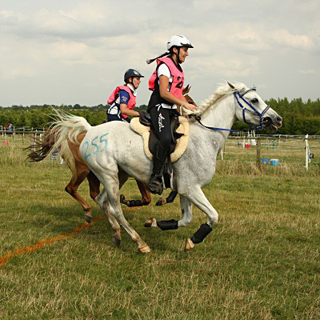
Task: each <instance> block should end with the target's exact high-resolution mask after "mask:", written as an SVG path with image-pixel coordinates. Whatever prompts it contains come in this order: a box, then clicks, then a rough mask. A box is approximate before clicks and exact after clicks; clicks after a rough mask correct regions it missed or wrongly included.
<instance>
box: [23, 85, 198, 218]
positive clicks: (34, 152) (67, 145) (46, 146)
mask: <svg viewBox="0 0 320 320" xmlns="http://www.w3.org/2000/svg"><path fill="white" fill-rule="evenodd" d="M190 89H191V87H190V86H189V85H187V86H186V87H185V88H184V89H183V95H184V96H185V98H186V99H187V100H188V102H189V103H194V101H193V99H192V98H191V97H190V96H189V95H188V93H189V91H190ZM58 118H59V114H58ZM85 135H86V132H81V133H80V134H79V135H78V136H77V139H76V141H70V140H68V141H66V140H64V139H60V138H61V137H60V132H59V128H58V127H56V126H54V125H53V126H52V127H51V129H49V130H47V131H46V132H45V134H44V136H43V138H42V139H41V140H40V139H36V140H35V144H34V145H32V146H30V147H28V148H26V149H27V150H28V151H30V153H29V154H28V156H27V159H28V160H29V161H31V162H38V161H42V160H43V159H45V158H46V157H47V156H48V155H49V154H51V153H52V152H53V151H54V150H56V149H59V152H60V155H61V157H62V158H63V159H64V161H65V162H66V164H67V166H68V167H69V169H70V170H71V172H72V177H71V180H70V182H69V183H68V185H67V186H66V188H65V190H66V192H67V193H69V194H70V195H71V196H72V197H73V198H74V199H76V200H77V201H78V203H79V204H80V205H81V206H82V208H83V210H84V211H85V214H84V218H85V220H86V221H87V222H89V223H90V222H91V220H92V209H91V206H90V204H89V203H88V202H86V201H85V200H84V199H83V198H82V197H81V196H80V194H79V193H78V188H79V186H80V185H81V183H82V182H83V181H84V180H85V179H86V178H87V180H88V182H89V189H90V196H91V198H92V199H93V200H94V199H95V198H96V197H97V196H98V195H99V193H100V181H99V180H98V179H97V177H96V176H95V175H94V173H93V172H92V171H90V169H89V168H88V166H87V165H86V163H85V162H84V160H83V159H82V157H81V155H80V152H79V146H80V143H81V142H82V140H83V138H84V137H85ZM57 141H59V142H58V143H57ZM137 185H138V187H139V190H140V193H141V195H142V199H141V200H126V199H125V197H124V195H121V197H120V199H121V203H123V204H125V205H127V206H137V205H148V204H149V203H150V202H151V196H150V192H149V191H148V190H147V189H146V188H145V186H146V185H145V183H143V182H140V181H138V180H137ZM175 197H176V192H175V191H172V192H171V193H170V195H169V196H168V197H167V198H166V199H162V198H161V199H159V200H158V202H157V205H163V204H165V203H171V202H173V201H174V198H175Z"/></svg>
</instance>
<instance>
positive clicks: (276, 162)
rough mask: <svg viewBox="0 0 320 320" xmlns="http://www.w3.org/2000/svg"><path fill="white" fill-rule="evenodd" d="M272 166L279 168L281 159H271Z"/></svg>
mask: <svg viewBox="0 0 320 320" xmlns="http://www.w3.org/2000/svg"><path fill="white" fill-rule="evenodd" d="M270 164H271V165H272V166H278V165H279V164H280V160H279V159H271V160H270Z"/></svg>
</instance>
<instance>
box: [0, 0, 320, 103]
mask: <svg viewBox="0 0 320 320" xmlns="http://www.w3.org/2000/svg"><path fill="white" fill-rule="evenodd" d="M174 34H182V35H185V36H186V37H187V38H189V39H190V41H191V43H192V44H193V46H194V49H190V50H189V56H188V57H187V59H186V62H185V63H184V64H183V65H182V67H183V69H184V72H185V81H186V82H185V84H190V85H191V87H192V89H191V91H190V96H191V97H192V98H193V99H194V100H195V101H196V102H197V103H199V102H201V100H205V99H206V98H208V97H209V96H210V95H211V94H212V93H213V92H214V91H215V90H216V88H217V87H218V86H219V85H220V84H222V83H224V82H225V81H230V82H243V83H245V84H246V85H247V86H248V87H251V86H256V87H257V92H258V93H259V95H260V96H261V97H262V98H263V99H270V98H274V99H278V98H285V97H286V98H288V99H289V100H292V99H294V98H302V99H303V100H304V101H305V100H307V99H311V100H316V99H318V98H319V95H320V58H319V57H320V1H319V0H307V1H301V0H300V1H296V0H282V1H276V0H264V1H261V0H259V1H252V0H251V1H249V0H237V1H236V0H224V1H214V0H184V1H182V0H131V1H130V0H119V1H111V0H102V1H100V0H90V1H84V0H82V1H81V0H68V1H65V0H63V1H61V0H14V1H12V0H9V1H7V0H0V106H3V107H6V106H12V105H23V106H28V105H42V104H54V105H62V104H65V105H74V104H80V105H87V106H94V105H99V104H106V101H107V99H108V97H109V95H110V93H111V92H112V91H113V89H114V88H115V87H116V86H117V85H121V84H123V74H124V72H125V71H126V70H127V69H128V68H135V69H137V70H139V71H140V72H141V73H142V74H143V75H145V78H143V79H142V82H141V85H140V88H139V90H138V96H137V105H141V104H148V100H149V97H150V91H149V90H148V79H149V77H150V75H151V74H152V72H153V71H154V69H155V63H153V64H150V65H147V64H146V62H145V61H146V59H148V58H153V57H155V56H157V55H159V54H161V53H163V52H165V51H166V44H167V41H168V39H169V38H170V36H172V35H174Z"/></svg>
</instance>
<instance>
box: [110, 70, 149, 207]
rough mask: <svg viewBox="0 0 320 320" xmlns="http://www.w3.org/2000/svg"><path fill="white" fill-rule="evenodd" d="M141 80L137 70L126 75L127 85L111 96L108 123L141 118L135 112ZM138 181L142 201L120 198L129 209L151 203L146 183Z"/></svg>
mask: <svg viewBox="0 0 320 320" xmlns="http://www.w3.org/2000/svg"><path fill="white" fill-rule="evenodd" d="M141 78H144V76H143V75H142V74H141V73H140V72H139V71H137V70H135V69H128V70H127V71H126V72H125V74H124V82H125V84H124V85H122V86H119V87H117V88H116V89H115V90H114V91H113V92H112V93H111V95H110V97H109V99H108V103H109V104H111V106H110V108H109V109H108V111H107V117H108V122H110V121H126V122H130V121H131V120H130V118H129V117H139V112H138V111H135V110H133V108H134V107H135V105H136V96H137V90H138V88H139V85H140V82H141ZM136 181H137V184H138V187H139V190H140V193H141V195H142V199H141V200H126V199H125V196H124V195H121V196H120V202H121V203H123V204H125V205H127V206H129V207H138V206H143V205H148V204H149V203H150V202H151V196H150V193H149V192H148V191H147V190H146V185H145V183H143V182H141V181H138V180H136Z"/></svg>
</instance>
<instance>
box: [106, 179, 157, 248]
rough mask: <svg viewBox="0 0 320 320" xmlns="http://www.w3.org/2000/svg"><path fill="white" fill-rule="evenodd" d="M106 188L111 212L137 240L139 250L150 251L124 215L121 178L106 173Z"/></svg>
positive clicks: (134, 239)
mask: <svg viewBox="0 0 320 320" xmlns="http://www.w3.org/2000/svg"><path fill="white" fill-rule="evenodd" d="M103 183H104V186H105V190H106V192H107V194H108V202H109V206H108V208H109V213H111V214H112V215H113V216H114V217H115V218H116V219H117V221H118V222H119V223H120V225H121V226H122V227H123V228H124V229H125V230H126V231H127V233H128V234H129V235H130V237H131V238H132V240H133V241H135V242H137V244H138V248H139V251H140V252H142V253H149V252H150V251H151V249H150V248H149V246H148V245H147V244H146V243H145V242H144V241H143V240H142V239H141V237H140V236H139V234H138V233H137V232H136V231H135V230H134V229H133V228H132V227H131V225H130V224H129V223H128V221H127V220H126V218H125V217H124V215H123V212H122V209H121V205H120V200H119V179H118V177H115V176H114V175H105V176H104V177H103Z"/></svg>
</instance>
